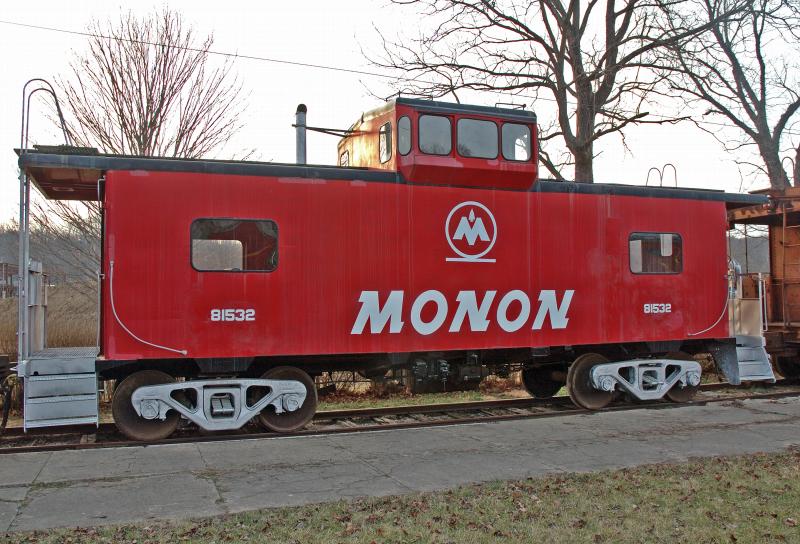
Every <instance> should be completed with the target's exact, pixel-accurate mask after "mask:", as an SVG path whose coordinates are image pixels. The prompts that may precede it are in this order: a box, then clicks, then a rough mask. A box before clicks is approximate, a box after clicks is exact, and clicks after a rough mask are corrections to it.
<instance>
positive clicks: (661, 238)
mask: <svg viewBox="0 0 800 544" xmlns="http://www.w3.org/2000/svg"><path fill="white" fill-rule="evenodd" d="M628 249H629V251H630V268H631V272H633V273H634V274H679V273H681V272H682V271H683V240H682V239H681V236H680V234H673V233H664V232H634V233H633V234H631V235H630V237H628Z"/></svg>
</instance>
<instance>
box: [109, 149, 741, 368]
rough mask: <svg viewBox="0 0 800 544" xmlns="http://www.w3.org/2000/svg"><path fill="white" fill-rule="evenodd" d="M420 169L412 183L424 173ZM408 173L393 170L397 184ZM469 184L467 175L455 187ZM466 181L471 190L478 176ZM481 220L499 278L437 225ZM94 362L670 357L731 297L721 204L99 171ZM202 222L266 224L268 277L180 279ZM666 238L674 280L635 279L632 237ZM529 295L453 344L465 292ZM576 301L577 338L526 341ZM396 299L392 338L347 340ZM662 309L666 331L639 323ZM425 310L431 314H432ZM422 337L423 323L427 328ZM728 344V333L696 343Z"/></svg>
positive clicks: (546, 331)
mask: <svg viewBox="0 0 800 544" xmlns="http://www.w3.org/2000/svg"><path fill="white" fill-rule="evenodd" d="M417 167H419V165H418V166H417ZM403 168H404V166H403V165H402V161H401V165H400V169H401V170H402V169H403ZM462 172H463V170H462ZM474 175H475V177H474V178H471V179H475V180H477V179H479V174H478V173H477V171H476V172H475V173H474ZM468 200H472V201H477V202H480V203H482V204H484V205H485V206H486V207H487V208H489V209H490V210H491V212H492V214H493V215H494V217H495V219H496V222H497V241H496V243H495V245H494V246H493V247H492V249H491V250H490V252H489V253H488V254H487V255H486V257H487V258H488V257H491V258H492V259H495V262H479V263H476V262H448V261H446V258H448V257H453V256H455V255H454V253H453V250H452V249H451V247H450V246H449V244H448V242H447V239H446V237H445V228H444V225H445V220H446V218H447V215H448V214H449V212H450V211H451V209H452V208H453V207H454V206H456V205H457V204H459V203H461V202H463V201H468ZM105 206H106V224H105V229H106V230H105V239H104V244H105V247H104V251H105V253H104V259H105V261H104V271H105V274H106V279H105V281H104V285H103V288H104V296H103V343H102V345H103V351H104V355H105V357H106V359H112V360H125V359H146V358H170V357H180V355H178V354H175V353H170V352H167V351H163V350H159V349H157V348H152V347H149V346H146V345H144V344H142V343H140V342H137V341H136V340H134V339H133V338H131V336H130V335H128V333H126V332H125V331H124V330H123V329H122V328H121V327H120V326H119V325H118V324H117V322H116V321H115V319H114V317H113V314H112V312H111V307H110V298H109V296H108V294H109V293H108V287H109V277H108V273H109V269H110V267H109V263H110V261H111V260H113V261H114V263H115V277H114V291H115V292H114V296H115V302H116V309H117V312H118V313H119V316H120V317H121V319H122V320H123V322H124V323H125V324H126V325H127V326H128V327H129V328H130V329H131V330H132V331H133V332H134V333H135V334H137V335H138V336H139V337H141V338H143V339H145V340H147V341H150V342H153V343H156V344H161V345H165V346H169V347H172V348H176V349H185V350H187V351H188V356H189V357H198V358H200V357H250V356H258V355H309V356H310V355H318V354H345V353H368V352H408V351H432V350H464V349H479V348H501V347H521V346H562V345H580V344H602V343H620V342H640V341H655V340H679V339H688V338H693V337H691V336H689V335H690V333H693V332H697V331H700V330H702V329H705V328H707V327H709V326H710V325H711V324H712V323H714V321H715V320H716V319H717V318H718V316H719V315H720V312H721V310H722V307H723V304H724V303H725V297H726V280H725V274H726V246H725V231H726V228H727V224H726V216H725V204H724V202H715V201H699V200H673V199H666V198H645V197H632V196H611V195H589V194H566V193H561V194H555V193H549V194H546V193H532V192H520V191H508V190H491V189H469V188H449V187H436V186H422V185H405V184H393V183H377V182H369V183H365V182H360V181H357V180H356V181H330V180H319V179H302V178H291V179H284V178H269V177H245V176H226V175H213V174H187V173H167V172H143V171H136V172H125V171H109V172H108V173H107V175H106V188H105ZM203 217H220V218H246V219H271V220H273V221H275V222H276V223H277V225H278V231H279V255H280V257H279V263H278V267H277V269H276V270H275V271H274V272H271V273H263V272H252V273H242V272H198V271H196V270H194V269H193V268H192V266H191V263H190V230H189V229H190V225H191V223H192V221H193V220H195V219H197V218H203ZM641 231H651V232H675V233H679V234H680V235H681V236H682V239H683V272H682V273H681V274H676V275H634V274H632V273H631V272H630V271H629V268H628V266H629V265H628V236H629V234H630V233H631V232H641ZM429 289H435V290H438V291H441V292H442V293H443V294H444V295H445V296H446V298H447V300H448V302H450V303H451V307H450V312H449V316H448V319H447V320H446V322H445V324H444V325H443V326H442V327H441V328H440V329H439V330H438V331H437V332H435V333H433V334H431V335H428V336H423V335H420V334H419V333H417V332H416V331H415V330H414V329H413V328H412V327H411V323H410V318H409V315H408V314H409V312H410V309H411V304H412V302H413V299H414V298H415V297H416V296H417V295H418V294H420V293H421V292H423V291H426V290H429ZM513 289H521V290H524V291H525V292H526V293H528V295H529V297H530V299H531V303H532V310H531V313H532V315H531V318H530V320H529V321H528V323H527V324H526V325H525V326H524V327H523V328H522V329H520V330H519V331H517V332H514V333H507V332H505V331H503V330H502V329H501V328H500V327H499V326H498V324H497V322H496V321H495V320H494V319H492V323H491V325H490V326H489V329H488V331H486V332H465V331H464V330H462V331H461V332H460V333H450V332H448V326H449V324H450V320H451V318H452V315H453V312H454V311H455V307H454V304H455V303H454V301H455V297H456V295H457V293H458V292H459V291H461V290H474V291H476V292H478V293H479V300H480V296H482V295H481V294H482V293H483V292H484V291H486V290H496V291H497V292H498V294H497V297H496V298H495V300H494V301H493V304H492V310H491V312H490V315H492V316H493V315H494V312H495V309H496V307H497V303H498V301H499V299H500V297H501V296H502V295H503V294H505V293H506V292H508V291H510V290H513ZM543 289H552V290H556V291H557V292H558V293H559V299H560V298H561V295H562V294H563V292H564V291H565V290H568V289H573V290H574V291H575V293H574V296H573V299H572V302H571V305H570V308H569V313H568V317H569V324H568V326H567V327H566V328H565V329H560V330H553V329H551V327H550V322H549V321H546V322H545V325H544V327H543V328H542V329H541V330H538V331H534V330H531V328H530V321H531V320H532V319H533V315H535V313H536V308H537V296H538V293H539V291H540V290H543ZM370 290H377V291H379V292H380V294H381V300H384V299H385V297H386V296H387V295H388V293H389V292H390V291H393V290H402V291H405V294H406V300H405V304H404V313H403V321H404V322H405V325H404V327H403V330H402V332H401V333H399V334H390V333H388V327H387V328H386V329H385V330H384V332H383V333H382V334H379V335H371V334H367V333H365V334H362V335H352V334H351V329H352V327H353V323H354V320H355V318H356V315H357V314H358V311H359V308H360V304H359V302H358V299H359V295H360V294H361V292H362V291H370ZM646 303H669V304H671V305H672V313H670V314H662V315H658V314H649V315H648V314H644V312H643V305H644V304H646ZM212 308H253V309H255V311H256V320H255V321H254V322H212V321H211V320H210V311H211V309H212ZM426 310H431V311H432V309H428V308H426ZM423 317H424V318H426V319H428V318H430V315H428V314H423ZM727 336H728V324H727V320H722V321H721V322H720V323H719V324H718V325H717V326H716V327H714V328H713V329H712V330H711V331H709V332H707V333H706V334H703V335H701V336H698V337H694V338H724V337H727Z"/></svg>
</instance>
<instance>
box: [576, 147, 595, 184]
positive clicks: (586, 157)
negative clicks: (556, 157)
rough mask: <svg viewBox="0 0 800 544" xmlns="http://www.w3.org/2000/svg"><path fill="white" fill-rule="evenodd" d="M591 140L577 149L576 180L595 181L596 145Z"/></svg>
mask: <svg viewBox="0 0 800 544" xmlns="http://www.w3.org/2000/svg"><path fill="white" fill-rule="evenodd" d="M592 144H593V143H592V142H590V143H589V144H586V145H584V146H582V147H580V148H578V149H576V150H575V151H573V153H572V154H573V156H574V157H575V181H577V182H578V183H594V165H593V163H594V160H593V159H594V146H593V145H592Z"/></svg>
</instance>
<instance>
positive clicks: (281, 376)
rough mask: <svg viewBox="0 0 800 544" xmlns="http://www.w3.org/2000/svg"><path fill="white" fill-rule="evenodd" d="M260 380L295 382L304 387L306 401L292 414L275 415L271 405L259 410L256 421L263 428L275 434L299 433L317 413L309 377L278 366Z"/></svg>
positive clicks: (313, 387)
mask: <svg viewBox="0 0 800 544" xmlns="http://www.w3.org/2000/svg"><path fill="white" fill-rule="evenodd" d="M261 379H264V380H295V381H298V382H302V383H303V385H305V386H306V400H304V401H303V405H302V406H300V408H298V409H297V410H295V411H294V412H283V413H281V414H276V413H275V407H274V406H272V405H271V404H270V405H268V406H267V407H266V408H264V409H263V410H261V413H260V414H258V420H259V422H260V423H261V425H263V426H264V428H266V429H267V430H269V431H275V432H277V433H292V432H294V431H299V430H300V429H302V428H303V427H305V426H306V424H307V423H308V422H309V421H311V419H312V418H313V417H314V414H315V413H316V411H317V387H316V385H315V384H314V380H312V379H311V376H309V375H308V374H307V373H306V372H304V371H302V370H300V369H299V368H296V367H293V366H279V367H275V368H271V369H269V370H267V371H266V372H265V373H264V375H263V376H261Z"/></svg>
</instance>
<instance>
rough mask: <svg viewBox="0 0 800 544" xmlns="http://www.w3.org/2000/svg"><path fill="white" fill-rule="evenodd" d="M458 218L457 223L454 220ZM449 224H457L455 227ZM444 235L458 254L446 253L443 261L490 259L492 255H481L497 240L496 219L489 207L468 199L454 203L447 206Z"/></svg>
mask: <svg viewBox="0 0 800 544" xmlns="http://www.w3.org/2000/svg"><path fill="white" fill-rule="evenodd" d="M454 219H458V223H455V221H453V220H454ZM451 224H454V225H456V228H455V231H453V230H451ZM444 235H445V237H446V238H447V243H448V244H449V245H450V249H452V250H453V252H454V253H455V254H456V255H458V257H447V258H446V259H445V260H446V261H455V262H473V263H493V262H495V259H486V258H484V255H486V254H487V253H489V251H491V249H492V247H494V243H495V242H496V241H497V222H496V221H495V220H494V215H492V212H491V211H489V208H487V207H486V206H484V205H483V204H481V203H480V202H475V201H473V200H468V201H466V202H462V203H460V204H457V205H456V206H454V207H453V209H452V210H450V213H449V214H448V216H447V220H446V221H445V223H444Z"/></svg>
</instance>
